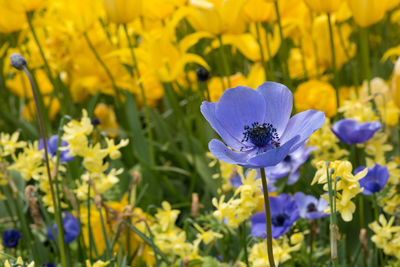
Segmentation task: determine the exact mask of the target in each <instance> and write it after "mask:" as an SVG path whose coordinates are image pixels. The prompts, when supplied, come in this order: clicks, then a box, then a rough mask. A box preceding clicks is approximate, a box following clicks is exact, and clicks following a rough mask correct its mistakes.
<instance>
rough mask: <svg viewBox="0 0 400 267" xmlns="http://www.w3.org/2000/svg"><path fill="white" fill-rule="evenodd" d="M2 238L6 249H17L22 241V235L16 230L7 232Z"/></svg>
mask: <svg viewBox="0 0 400 267" xmlns="http://www.w3.org/2000/svg"><path fill="white" fill-rule="evenodd" d="M1 237H2V239H3V246H5V247H6V248H15V247H16V246H17V245H18V242H19V240H20V239H22V235H21V233H20V232H19V231H18V230H15V229H11V230H5V231H4V232H3V233H2V235H1Z"/></svg>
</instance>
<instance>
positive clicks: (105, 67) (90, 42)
mask: <svg viewBox="0 0 400 267" xmlns="http://www.w3.org/2000/svg"><path fill="white" fill-rule="evenodd" d="M83 37H84V38H85V40H86V42H87V44H88V45H89V47H90V49H91V50H92V52H93V55H94V56H95V58H96V59H97V61H98V62H99V63H100V65H101V67H102V68H103V69H104V71H105V72H106V74H107V76H108V78H109V79H110V81H111V85H112V87H113V89H114V94H115V97H116V98H117V100H116V102H115V105H116V107H117V109H118V110H119V105H120V103H121V96H120V92H119V89H118V87H117V84H116V83H115V80H114V77H113V75H112V73H111V71H110V69H109V68H108V67H107V65H106V64H105V63H104V61H103V60H102V59H101V57H100V55H99V53H98V52H97V50H96V48H95V47H94V45H93V43H92V41H91V40H90V38H89V36H88V34H87V32H84V33H83Z"/></svg>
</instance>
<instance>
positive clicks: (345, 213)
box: [311, 160, 368, 222]
mask: <svg viewBox="0 0 400 267" xmlns="http://www.w3.org/2000/svg"><path fill="white" fill-rule="evenodd" d="M328 169H329V171H330V170H334V172H333V174H332V189H334V188H335V187H336V195H335V196H333V199H334V200H333V201H334V203H336V211H338V212H339V213H340V214H341V216H342V219H343V220H344V221H345V222H349V221H351V220H352V219H353V213H354V212H355V210H356V205H355V204H354V203H353V202H352V201H351V200H352V199H353V198H354V197H355V196H356V195H357V194H358V193H360V192H362V190H363V189H362V188H360V184H359V182H358V181H359V180H360V179H362V178H363V177H364V176H365V175H366V174H367V172H368V169H367V168H365V169H364V170H362V171H361V172H359V173H357V174H356V175H353V166H352V165H351V163H350V162H349V161H345V160H344V161H339V160H337V161H334V162H331V163H330V164H329V167H328ZM315 183H319V184H324V187H323V188H324V190H325V191H328V177H327V166H326V162H324V161H320V162H318V163H317V172H316V173H315V176H314V179H313V181H312V182H311V184H312V185H313V184H315ZM322 197H323V198H324V199H325V200H326V201H327V202H328V203H329V196H328V194H324V195H322ZM329 205H332V203H329ZM325 212H327V213H329V212H330V206H328V207H327V209H326V210H325Z"/></svg>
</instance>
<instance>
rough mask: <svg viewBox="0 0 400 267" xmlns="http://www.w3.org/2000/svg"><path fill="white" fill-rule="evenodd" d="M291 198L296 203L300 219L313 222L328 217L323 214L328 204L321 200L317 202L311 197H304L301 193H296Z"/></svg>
mask: <svg viewBox="0 0 400 267" xmlns="http://www.w3.org/2000/svg"><path fill="white" fill-rule="evenodd" d="M293 198H294V200H295V201H296V203H297V207H298V208H299V212H300V217H301V218H304V219H309V220H314V219H317V218H321V217H326V216H328V215H329V214H326V213H324V210H325V208H326V207H327V206H328V202H326V201H325V200H324V199H323V198H320V199H319V200H318V199H316V198H315V197H313V196H308V195H305V194H304V193H303V192H297V193H296V194H294V196H293Z"/></svg>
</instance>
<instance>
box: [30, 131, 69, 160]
mask: <svg viewBox="0 0 400 267" xmlns="http://www.w3.org/2000/svg"><path fill="white" fill-rule="evenodd" d="M57 143H58V135H56V134H55V135H53V136H52V137H50V138H49V139H48V140H47V149H48V151H49V154H50V155H51V156H52V157H55V156H56V155H57ZM65 146H68V143H67V141H64V140H62V141H61V147H65ZM38 148H39V150H42V149H43V148H44V146H43V139H40V140H39V146H38ZM73 159H74V157H71V156H70V155H69V150H61V151H60V162H67V161H71V160H73Z"/></svg>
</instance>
